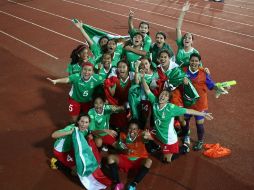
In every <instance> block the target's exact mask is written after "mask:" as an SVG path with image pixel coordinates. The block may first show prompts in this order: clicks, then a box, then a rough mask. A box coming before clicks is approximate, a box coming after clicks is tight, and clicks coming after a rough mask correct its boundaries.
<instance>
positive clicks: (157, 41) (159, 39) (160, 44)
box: [155, 34, 165, 47]
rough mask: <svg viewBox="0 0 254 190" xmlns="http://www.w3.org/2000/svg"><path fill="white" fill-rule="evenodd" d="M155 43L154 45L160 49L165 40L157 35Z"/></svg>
mask: <svg viewBox="0 0 254 190" xmlns="http://www.w3.org/2000/svg"><path fill="white" fill-rule="evenodd" d="M155 41H156V44H157V45H158V46H159V47H161V46H162V45H163V44H164V43H165V38H164V36H163V35H162V34H157V35H156V39H155Z"/></svg>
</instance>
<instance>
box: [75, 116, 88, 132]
mask: <svg viewBox="0 0 254 190" xmlns="http://www.w3.org/2000/svg"><path fill="white" fill-rule="evenodd" d="M89 123H90V120H89V117H88V116H82V117H81V118H80V119H79V121H78V128H79V130H80V131H85V130H87V129H88V126H89Z"/></svg>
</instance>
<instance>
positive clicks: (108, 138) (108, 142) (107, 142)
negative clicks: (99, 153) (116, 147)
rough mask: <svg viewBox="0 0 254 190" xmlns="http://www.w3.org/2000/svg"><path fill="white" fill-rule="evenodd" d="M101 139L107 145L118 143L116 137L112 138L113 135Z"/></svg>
mask: <svg viewBox="0 0 254 190" xmlns="http://www.w3.org/2000/svg"><path fill="white" fill-rule="evenodd" d="M100 138H101V139H102V142H103V144H105V145H112V144H114V143H115V142H116V139H115V137H112V136H111V135H105V136H100Z"/></svg>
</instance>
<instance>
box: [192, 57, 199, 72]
mask: <svg viewBox="0 0 254 190" xmlns="http://www.w3.org/2000/svg"><path fill="white" fill-rule="evenodd" d="M199 64H200V61H199V58H198V57H195V56H192V57H191V59H190V70H191V71H192V72H195V71H197V70H198V68H199Z"/></svg>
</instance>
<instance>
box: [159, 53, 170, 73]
mask: <svg viewBox="0 0 254 190" xmlns="http://www.w3.org/2000/svg"><path fill="white" fill-rule="evenodd" d="M169 59H170V57H169V56H168V54H167V53H166V52H162V53H161V54H160V56H159V63H160V64H161V66H162V67H163V69H167V68H168V67H169Z"/></svg>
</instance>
